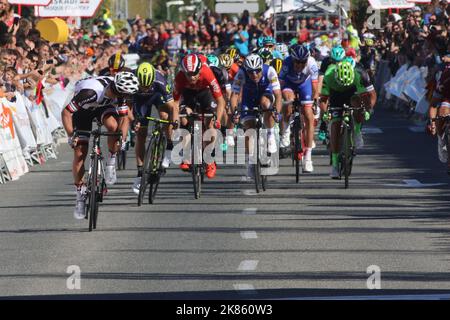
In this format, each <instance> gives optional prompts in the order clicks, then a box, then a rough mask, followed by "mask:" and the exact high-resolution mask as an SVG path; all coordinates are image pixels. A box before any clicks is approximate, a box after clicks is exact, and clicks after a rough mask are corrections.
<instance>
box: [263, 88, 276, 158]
mask: <svg viewBox="0 0 450 320" xmlns="http://www.w3.org/2000/svg"><path fill="white" fill-rule="evenodd" d="M274 100H275V98H274V96H273V94H272V93H265V94H264V95H263V96H262V97H261V100H260V104H261V107H262V109H263V110H269V109H270V108H271V107H272V104H273V102H274ZM264 125H265V127H266V129H267V150H268V151H269V152H270V153H276V152H277V151H278V147H277V141H276V139H275V128H274V126H275V119H274V117H273V114H272V112H265V113H264Z"/></svg>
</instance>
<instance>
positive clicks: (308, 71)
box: [280, 57, 319, 85]
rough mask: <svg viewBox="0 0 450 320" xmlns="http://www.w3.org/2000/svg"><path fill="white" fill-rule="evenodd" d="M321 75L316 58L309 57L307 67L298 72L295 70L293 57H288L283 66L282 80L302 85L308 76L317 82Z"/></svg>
mask: <svg viewBox="0 0 450 320" xmlns="http://www.w3.org/2000/svg"><path fill="white" fill-rule="evenodd" d="M318 77H319V68H318V67H317V63H316V61H315V60H314V58H312V57H309V58H308V61H307V62H306V65H305V67H304V68H303V70H302V71H300V72H296V71H295V70H294V62H293V59H292V57H287V58H286V59H284V61H283V67H282V68H281V72H280V80H281V81H282V82H285V83H287V84H294V85H300V84H302V83H303V82H305V81H306V80H307V79H308V78H311V80H312V81H313V82H316V81H317V79H318Z"/></svg>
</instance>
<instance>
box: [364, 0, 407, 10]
mask: <svg viewBox="0 0 450 320" xmlns="http://www.w3.org/2000/svg"><path fill="white" fill-rule="evenodd" d="M369 2H370V5H371V7H372V8H374V9H409V8H413V7H414V6H415V4H414V3H412V2H408V1H407V0H369Z"/></svg>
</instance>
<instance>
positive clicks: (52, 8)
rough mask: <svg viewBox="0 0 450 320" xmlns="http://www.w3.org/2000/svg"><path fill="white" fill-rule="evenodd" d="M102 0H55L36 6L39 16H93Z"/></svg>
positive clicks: (35, 9) (36, 13)
mask: <svg viewBox="0 0 450 320" xmlns="http://www.w3.org/2000/svg"><path fill="white" fill-rule="evenodd" d="M101 3H102V0H53V1H52V2H51V3H50V4H49V5H48V6H46V7H35V8H34V14H35V15H36V16H37V17H47V18H54V17H82V18H92V17H93V16H94V15H95V12H96V11H97V9H98V8H99V7H100V4H101Z"/></svg>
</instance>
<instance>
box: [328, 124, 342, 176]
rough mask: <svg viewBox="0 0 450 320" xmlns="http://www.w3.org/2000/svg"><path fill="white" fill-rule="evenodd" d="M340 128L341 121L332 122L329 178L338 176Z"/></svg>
mask: <svg viewBox="0 0 450 320" xmlns="http://www.w3.org/2000/svg"><path fill="white" fill-rule="evenodd" d="M340 128H341V121H340V120H339V121H338V120H332V122H331V129H330V152H331V175H330V176H331V177H332V178H337V177H338V176H339V171H338V166H339V148H340V141H339V133H340V132H339V131H340Z"/></svg>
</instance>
